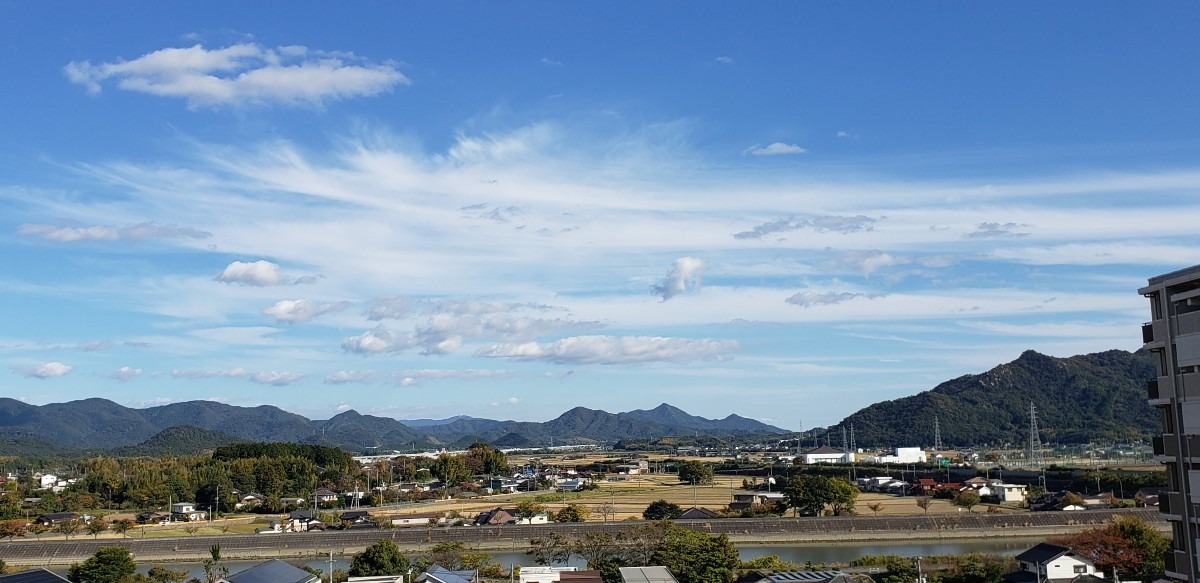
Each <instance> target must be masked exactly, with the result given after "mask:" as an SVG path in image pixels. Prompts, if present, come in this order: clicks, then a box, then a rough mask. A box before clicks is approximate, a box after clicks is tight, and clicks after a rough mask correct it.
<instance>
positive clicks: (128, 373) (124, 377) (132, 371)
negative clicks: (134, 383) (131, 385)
mask: <svg viewBox="0 0 1200 583" xmlns="http://www.w3.org/2000/svg"><path fill="white" fill-rule="evenodd" d="M110 376H112V378H114V379H117V380H119V381H129V380H133V379H136V378H138V377H140V376H142V369H140V368H131V367H128V366H123V367H121V368H118V369H117V370H115V371H113V373H112V375H110Z"/></svg>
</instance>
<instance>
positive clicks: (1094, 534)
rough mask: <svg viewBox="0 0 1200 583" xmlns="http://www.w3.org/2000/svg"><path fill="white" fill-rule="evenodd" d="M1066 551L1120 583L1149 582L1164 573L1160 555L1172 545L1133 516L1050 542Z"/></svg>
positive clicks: (1120, 518)
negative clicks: (1115, 575)
mask: <svg viewBox="0 0 1200 583" xmlns="http://www.w3.org/2000/svg"><path fill="white" fill-rule="evenodd" d="M1051 542H1053V543H1054V544H1058V545H1062V546H1065V547H1069V548H1070V549H1072V550H1074V551H1075V552H1076V553H1079V554H1080V555H1082V556H1085V557H1087V558H1089V559H1091V560H1092V562H1093V563H1095V564H1096V568H1097V569H1100V570H1102V571H1103V572H1105V573H1108V574H1111V573H1112V571H1113V569H1116V570H1117V571H1118V572H1119V576H1120V577H1121V578H1122V579H1129V578H1137V579H1143V580H1145V579H1148V578H1150V577H1152V576H1154V575H1155V574H1158V573H1162V571H1163V567H1164V565H1163V553H1164V552H1165V551H1166V550H1167V548H1168V547H1170V545H1171V542H1170V540H1168V539H1167V538H1166V537H1165V536H1163V535H1161V534H1159V532H1158V531H1157V530H1155V529H1154V528H1153V527H1151V526H1150V525H1149V524H1147V523H1146V522H1145V521H1143V520H1142V519H1141V518H1138V517H1136V516H1121V517H1118V518H1116V519H1115V520H1113V522H1111V523H1109V524H1107V525H1105V526H1103V527H1101V528H1092V529H1088V530H1085V531H1083V532H1081V533H1078V534H1072V535H1065V536H1061V537H1058V538H1055V539H1051Z"/></svg>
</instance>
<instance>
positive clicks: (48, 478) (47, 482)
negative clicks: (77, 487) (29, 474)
mask: <svg viewBox="0 0 1200 583" xmlns="http://www.w3.org/2000/svg"><path fill="white" fill-rule="evenodd" d="M33 479H34V480H36V481H37V484H38V489H43V490H44V489H46V488H53V487H54V486H55V485H56V484H58V476H56V475H54V474H34V475H33Z"/></svg>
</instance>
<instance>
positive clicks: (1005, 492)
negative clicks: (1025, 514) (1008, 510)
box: [988, 480, 1029, 503]
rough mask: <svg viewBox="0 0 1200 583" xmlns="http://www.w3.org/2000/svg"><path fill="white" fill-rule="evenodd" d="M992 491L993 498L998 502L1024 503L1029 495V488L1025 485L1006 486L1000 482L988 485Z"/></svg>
mask: <svg viewBox="0 0 1200 583" xmlns="http://www.w3.org/2000/svg"><path fill="white" fill-rule="evenodd" d="M988 488H990V489H991V491H992V497H993V498H995V500H996V501H997V502H1001V503H1003V502H1024V501H1025V496H1026V495H1028V493H1029V486H1026V485H1024V484H1005V483H1004V482H1000V481H998V480H997V481H993V482H992V483H991V484H989V485H988Z"/></svg>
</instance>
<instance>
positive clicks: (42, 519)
mask: <svg viewBox="0 0 1200 583" xmlns="http://www.w3.org/2000/svg"><path fill="white" fill-rule="evenodd" d="M68 520H83V516H82V515H81V514H79V513H77V512H51V513H50V514H43V515H41V516H39V517H37V518H35V519H33V523H34V524H40V525H42V526H54V525H56V524H59V523H62V522H65V521H68Z"/></svg>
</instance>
